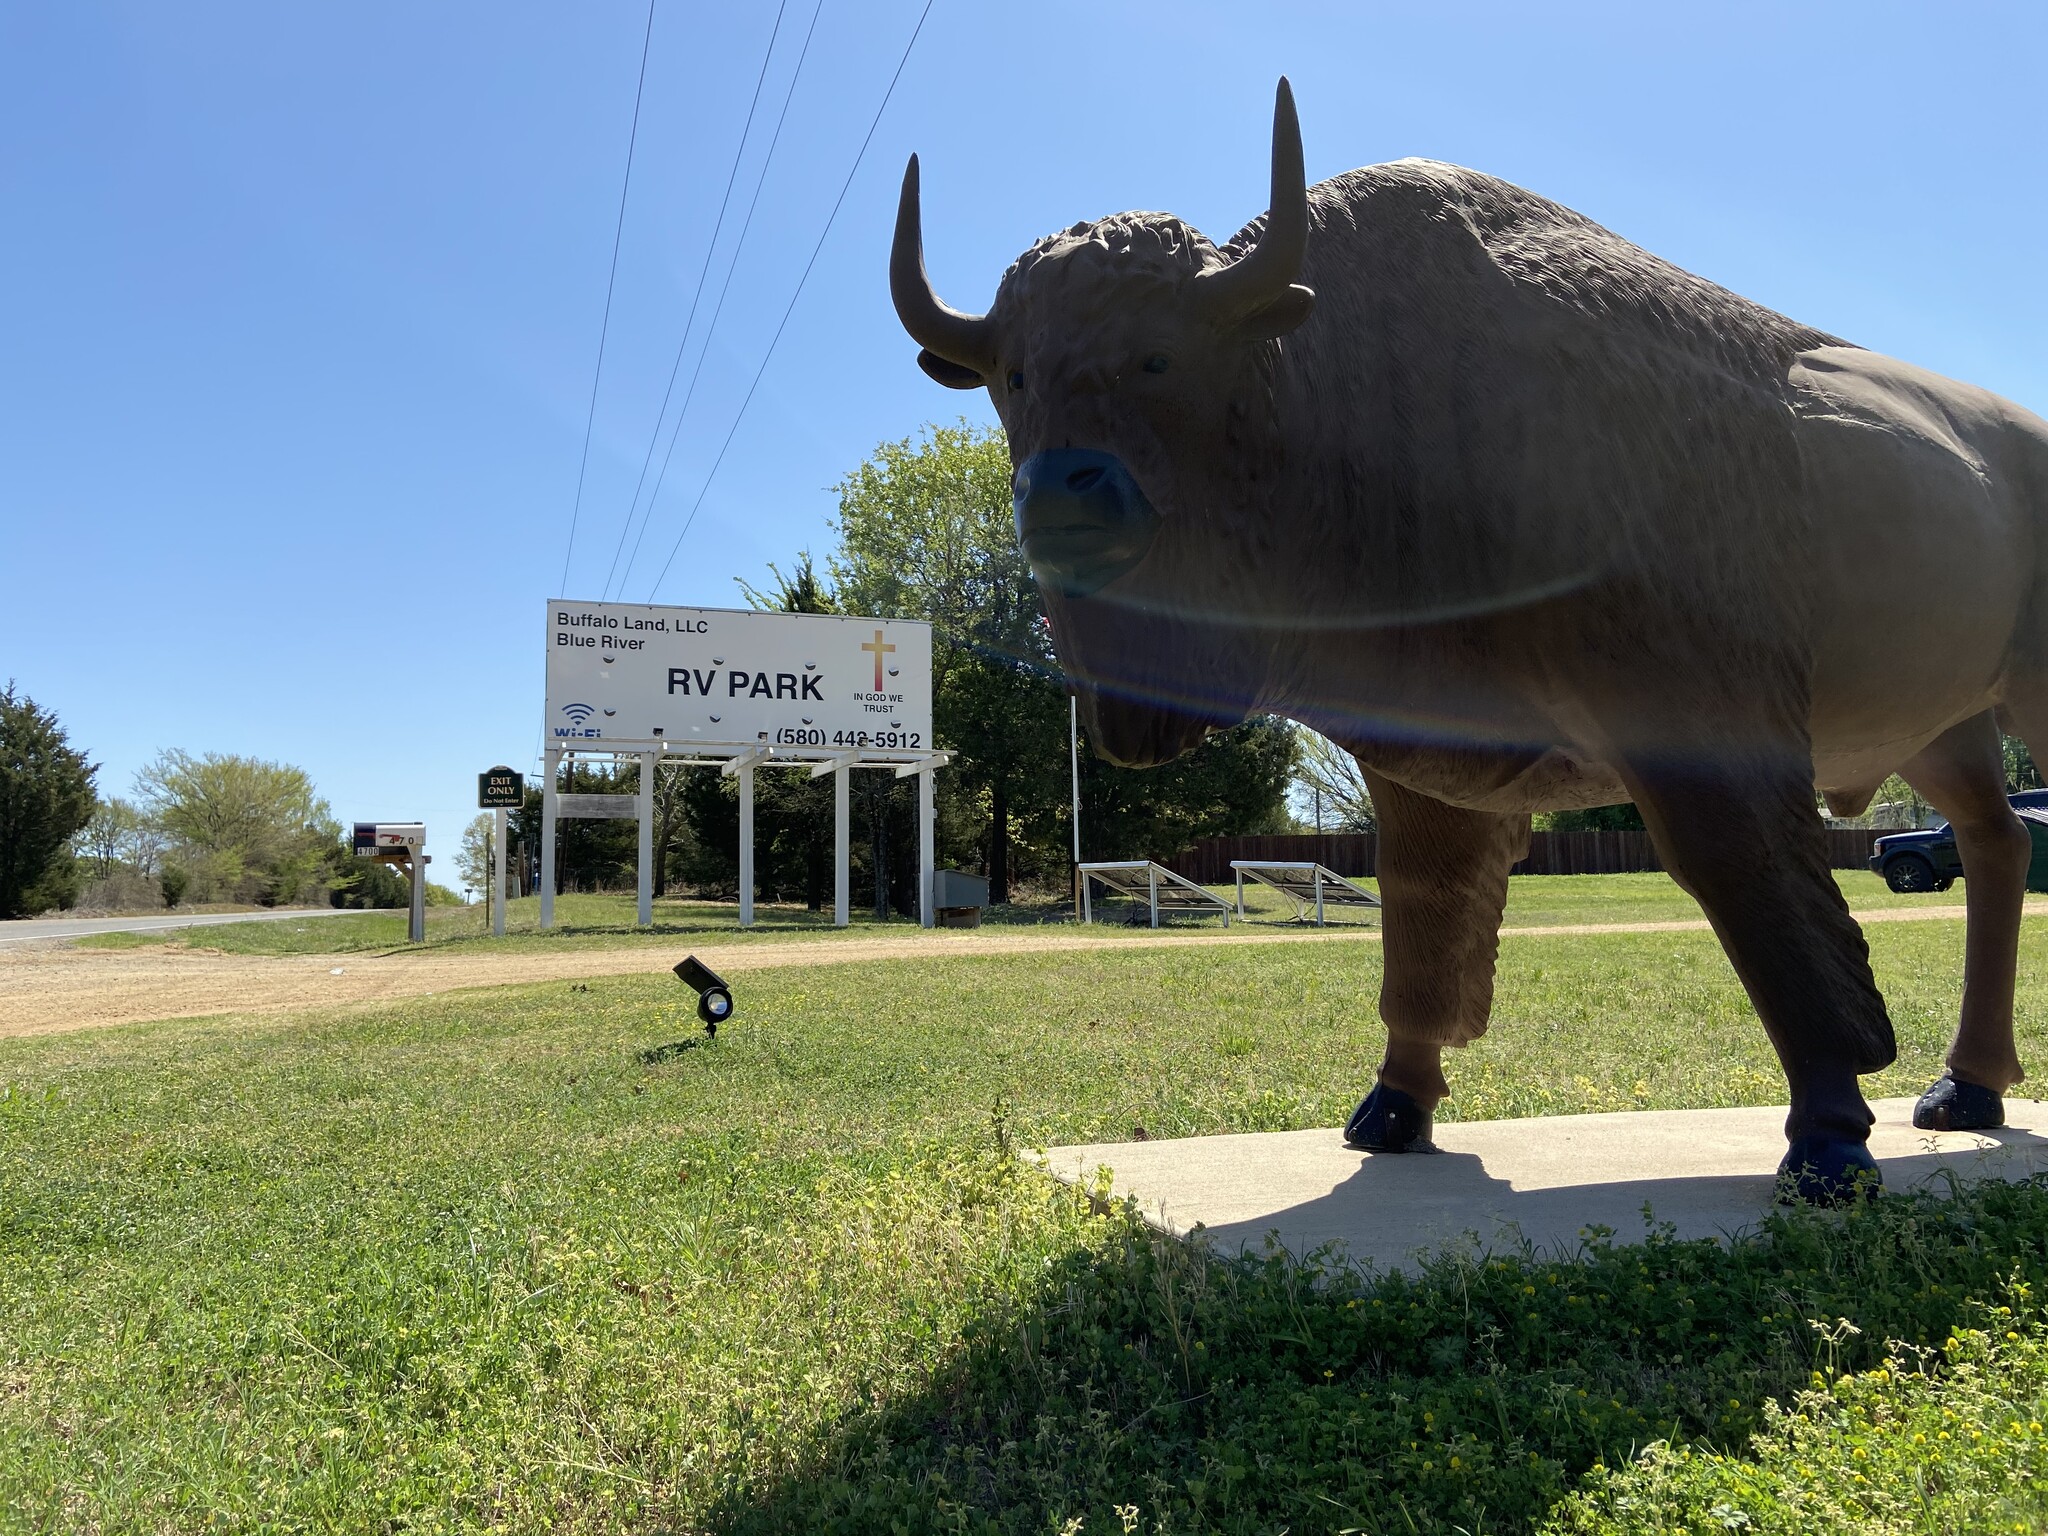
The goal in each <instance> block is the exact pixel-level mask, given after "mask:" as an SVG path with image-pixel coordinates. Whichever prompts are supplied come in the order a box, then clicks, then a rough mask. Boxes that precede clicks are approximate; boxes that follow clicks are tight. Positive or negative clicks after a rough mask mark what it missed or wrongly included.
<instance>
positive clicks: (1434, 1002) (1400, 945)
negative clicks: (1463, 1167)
mask: <svg viewBox="0 0 2048 1536" xmlns="http://www.w3.org/2000/svg"><path fill="white" fill-rule="evenodd" d="M1364 772H1365V781H1366V787H1367V788H1368V789H1369V790H1370V791H1371V792H1372V803H1373V809H1374V810H1375V811H1376V812H1377V813H1378V816H1379V829H1380V840H1379V883H1380V897H1381V899H1382V900H1383V901H1384V902H1385V904H1386V905H1385V915H1384V920H1383V937H1384V939H1385V965H1386V969H1385V975H1384V979H1383V981H1382V983H1381V986H1380V1017H1381V1018H1382V1019H1383V1020H1384V1021H1385V1023H1386V1026H1387V1054H1386V1059H1385V1060H1384V1061H1383V1062H1382V1063H1381V1066H1380V1072H1379V1080H1378V1082H1377V1083H1375V1084H1374V1085H1373V1089H1372V1091H1371V1092H1370V1093H1368V1094H1367V1095H1366V1097H1365V1099H1364V1101H1363V1102H1362V1103H1360V1105H1359V1106H1358V1108H1357V1109H1356V1110H1355V1111H1354V1112H1353V1113H1352V1116H1351V1121H1350V1123H1349V1124H1348V1125H1347V1126H1346V1127H1345V1128H1344V1140H1345V1142H1346V1144H1347V1145H1350V1146H1353V1147H1357V1148H1359V1149H1360V1150H1362V1151H1367V1152H1417V1151H1434V1150H1435V1149H1434V1147H1433V1146H1432V1145H1431V1143H1430V1130H1431V1126H1432V1123H1433V1118H1434V1115H1435V1112H1436V1106H1437V1105H1438V1103H1440V1102H1441V1101H1442V1099H1443V1097H1444V1095H1445V1094H1446V1093H1448V1092H1449V1091H1450V1090H1449V1085H1448V1084H1447V1083H1446V1082H1445V1081H1444V1072H1443V1052H1444V1047H1446V1046H1455V1045H1469V1044H1471V1043H1472V1042H1473V1041H1474V1040H1477V1039H1478V1038H1479V1037H1480V1036H1481V1035H1483V1034H1485V1033H1486V1020H1487V1015H1488V1014H1489V1013H1490V1012H1491V1011H1492V1008H1493V966H1494V957H1495V954H1496V952H1497V951H1498V950H1499V948H1500V917H1501V909H1502V908H1503V907H1504V906H1505V905H1506V902H1507V892H1508V871H1509V870H1510V869H1512V868H1513V867H1514V865H1515V863H1516V861H1517V860H1519V859H1521V858H1523V857H1525V856H1526V855H1527V854H1528V851H1529V818H1528V817H1527V816H1526V815H1499V814H1495V813H1493V812H1488V811H1467V810H1461V809H1459V808H1458V807H1456V806H1452V805H1445V804H1444V803H1443V802H1441V801H1438V800H1432V799H1431V798H1430V797H1429V796H1427V795H1423V794H1419V793H1417V792H1416V791H1415V790H1412V789H1408V788H1406V787H1404V786H1402V785H1400V784H1396V783H1394V782H1393V781H1392V780H1391V779H1387V778H1384V777H1382V776H1381V775H1379V774H1377V773H1374V772H1373V771H1372V770H1370V769H1366V770H1364Z"/></svg>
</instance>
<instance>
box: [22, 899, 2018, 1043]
mask: <svg viewBox="0 0 2048 1536" xmlns="http://www.w3.org/2000/svg"><path fill="white" fill-rule="evenodd" d="M2028 912H2029V914H2030V915H2032V914H2035V913H2040V914H2044V915H2048V904H2044V903H2034V902H2030V903H2029V904H2028ZM1857 915H1858V917H1859V919H1860V920H1861V921H1863V922H1865V923H1885V922H1891V923H1898V922H1935V921H1951V922H1952V921H1955V920H1957V919H1960V918H1961V917H1962V915H1963V909H1962V908H1961V907H1954V906H1949V907H1902V908H1894V909H1891V910H1888V911H1877V912H1863V913H1859V914H1857ZM1706 928H1707V924H1706V923H1705V922H1704V921H1701V920H1698V919H1695V920H1692V921H1687V922H1662V923H1601V924H1570V925H1561V926H1558V927H1546V928H1508V929H1504V930H1502V931H1503V935H1504V936H1508V937H1537V936H1546V935H1548V936H1557V937H1564V936H1568V935H1574V934H1578V935H1584V934H1597V933H1699V932H1704V931H1706ZM1347 937H1348V938H1349V939H1351V940H1353V941H1367V942H1377V941H1378V938H1379V933H1378V930H1376V929H1367V928H1351V929H1336V930H1325V931H1323V932H1317V931H1315V930H1313V929H1307V930H1304V929H1282V930H1277V931H1275V930H1263V931H1246V930H1244V929H1241V928H1237V929H1231V930H1229V931H1228V932H1224V933H1219V932H1216V931H1214V930H1208V931H1203V932H1182V933H1158V934H1153V933H1136V934H1133V933H1120V932H1111V933H1101V932H1096V933H1082V932H1073V931H1071V930H1069V931H1056V932H1049V933H1046V932H1040V933H991V932H987V931H982V932H973V933H960V932H951V931H947V932H933V933H913V934H904V935H902V936H901V937H890V938H886V939H795V940H791V941H789V942H787V943H755V944H741V945H726V946H721V945H717V944H699V945H696V946H694V950H695V953H696V954H697V955H698V956H699V957H700V958H702V959H703V960H704V962H705V963H706V964H707V965H709V966H711V967H712V969H714V970H717V971H720V972H728V973H737V972H742V971H754V970H761V969H763V968H765V967H768V966H786V965H846V964H851V963H853V962H856V961H865V960H910V959H918V958H921V957H926V956H934V955H1010V954H1028V953H1045V952H1051V951H1061V950H1082V949H1114V948H1129V947H1133V946H1136V947H1140V948H1152V947H1175V946H1181V945H1192V944H1198V945H1208V946H1213V945H1216V944H1316V943H1341V942H1344V940H1345V939H1346V938H1347ZM692 947H693V946H689V945H686V944H682V943H678V944H677V945H675V946H674V948H673V951H672V950H671V949H670V948H669V947H667V946H662V947H659V948H657V947H654V946H651V945H646V944H635V945H630V946H626V945H622V946H620V947H619V948H616V949H575V950H561V951H554V952H543V953H510V954H507V953H496V954H479V953H462V952H450V951H446V950H427V951H425V952H423V953H407V952H402V951H401V952H396V953H374V952H366V953H361V954H349V955H282V956H279V955H224V954H220V953H218V952H217V951H211V950H207V949H205V948H203V947H189V948H188V947H185V946H183V945H163V946H155V945H151V946H148V947H145V948H137V949H78V948H75V947H73V946H72V945H70V944H66V943H62V942H52V943H48V944H41V943H38V944H18V945H12V946H9V947H6V948H0V1038H7V1037H11V1036H17V1035H39V1034H48V1033H52V1032H54V1031H58V1030H71V1029H91V1028H95V1027H97V1026H100V1025H107V1024H132V1023H136V1022H139V1021H142V1020H146V1019H179V1018H199V1017H203V1016H205V1015H208V1014H221V1013H233V1014H268V1013H288V1012H292V1011H294V1010H296V1009H302V1008H320V1007H329V1006H333V1005H336V1004H348V1003H382V1002H388V1001H391V1000H392V999H394V998H402V997H420V996H426V995H430V994H433V993H436V992H452V991H456V990H458V989H461V988H465V987H498V986H511V985H516V984H519V983H522V982H536V981H563V980H574V979H577V978H581V977H591V976H621V975H631V974H636V973H637V974H646V975H653V974H658V973H660V972H662V971H664V970H666V969H667V968H668V967H669V966H670V965H672V964H673V963H674V962H675V961H676V960H677V959H679V958H681V954H682V951H683V950H684V949H686V948H692Z"/></svg>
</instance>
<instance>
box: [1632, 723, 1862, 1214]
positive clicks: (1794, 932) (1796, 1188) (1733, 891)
mask: <svg viewBox="0 0 2048 1536" xmlns="http://www.w3.org/2000/svg"><path fill="white" fill-rule="evenodd" d="M1731 742H1739V743H1743V746H1741V747H1736V748H1732V749H1731V747H1730V745H1729V743H1731ZM1624 776H1625V777H1626V778H1627V779H1628V782H1629V788H1630V791H1631V793H1632V794H1633V795H1634V796H1635V800H1636V805H1637V807H1638V809H1640V810H1641V812H1642V814H1643V821H1644V823H1645V824H1646V825H1647V826H1648V827H1649V829H1650V836H1651V837H1652V839H1653V840H1654V841H1655V843H1656V847H1657V852H1658V855H1659V856H1660V857H1661V858H1662V859H1663V861H1664V866H1665V868H1666V869H1668V870H1669V871H1670V872H1671V873H1672V875H1673V876H1674V877H1675V878H1676V879H1677V880H1678V882H1679V884H1680V885H1682V886H1684V887H1685V889H1686V890H1688V891H1690V892H1691V893H1692V895H1693V897H1694V898H1695V899H1696V900H1697V901H1698V902H1699V904H1700V906H1701V907H1703V908H1704V909H1705V911H1706V914H1707V919H1708V921H1709V922H1711V923H1712V924H1713V927H1714V932H1715V933H1716V934H1717V935H1718V936H1719V937H1720V940H1721V945H1722V947H1723V948H1724V949H1725V950H1726V951H1727V952H1728V958H1729V960H1730V961H1731V962H1732V963H1733V965H1734V967H1735V973H1736V975H1737V976H1738V977H1739V978H1740V979H1741V981H1742V985H1743V987H1744V989H1745V990H1746V991H1747V992H1748V993H1749V998H1750V1001H1751V1003H1753V1004H1754V1005H1755V1007H1756V1011H1757V1013H1758V1015H1759V1016H1760V1017H1761V1018H1762V1020H1763V1025H1764V1029H1765V1032H1766V1033H1768V1034H1769V1036H1770V1039H1771V1044H1772V1046H1773V1047H1774V1048H1775V1049H1776V1050H1777V1053H1778V1060H1779V1062H1780V1064H1781V1065H1782V1066H1783V1067H1784V1069H1785V1078H1786V1082H1787V1084H1788V1086H1789V1088H1790V1091H1791V1099H1792V1107H1791V1112H1790V1114H1789V1115H1788V1116H1787V1118H1786V1122H1785V1137H1786V1140H1787V1141H1788V1143H1789V1144H1790V1145H1789V1147H1788V1149H1787V1151H1786V1153H1785V1160H1784V1162H1783V1163H1782V1164H1781V1165H1780V1168H1779V1172H1780V1174H1781V1176H1782V1177H1784V1178H1785V1179H1787V1180H1789V1185H1790V1190H1791V1192H1792V1193H1793V1194H1794V1195H1796V1197H1797V1198H1799V1199H1802V1200H1807V1201H1811V1202H1814V1203H1816V1204H1834V1203H1838V1202H1840V1201H1842V1200H1844V1199H1847V1198H1850V1197H1852V1196H1853V1195H1854V1194H1855V1193H1856V1192H1857V1191H1858V1189H1859V1188H1867V1187H1873V1186H1875V1184H1876V1183H1877V1181H1878V1172H1877V1165H1876V1163H1875V1162H1873V1161H1872V1159H1871V1156H1870V1152H1869V1149H1868V1147H1867V1146H1866V1145H1865V1144H1866V1143H1867V1142H1868V1141H1869V1139H1870V1125H1871V1119H1872V1117H1871V1113H1870V1107H1869V1106H1868V1105H1867V1104H1865V1103H1864V1101H1863V1095H1862V1092H1861V1090H1860V1089H1859V1088H1858V1087H1857V1083H1856V1079H1857V1077H1858V1075H1859V1074H1862V1073H1865V1072H1876V1071H1879V1070H1881V1069H1882V1068H1884V1067H1887V1066H1889V1065H1891V1062H1892V1059H1893V1057H1894V1056H1895V1055H1896V1054H1897V1050H1896V1046H1895V1045H1894V1043H1893V1038H1892V1026H1891V1019H1890V1017H1889V1016H1888V1015H1887V1014H1886V1012H1885V1006H1884V999H1883V997H1882V996H1880V995H1879V993H1878V990H1877V983H1876V981H1875V979H1874V978H1873V977H1872V976H1871V974H1870V954H1869V950H1868V948H1867V947H1866V946H1865V944H1864V941H1863V931H1862V930H1861V929H1860V928H1858V927H1857V925H1856V920H1855V919H1854V918H1853V917H1851V916H1850V915H1849V908H1848V904H1847V903H1846V902H1844V901H1843V899H1842V893H1841V889H1840V887H1838V886H1837V885H1836V884H1835V878H1834V874H1833V872H1832V870H1831V869H1830V868H1829V866H1828V858H1827V843H1826V837H1825V835H1824V833H1823V831H1822V826H1821V820H1820V817H1819V816H1817V815H1816V814H1815V813H1814V803H1813V770H1812V764H1811V759H1810V757H1809V755H1808V752H1807V749H1806V746H1805V743H1804V742H1803V741H1801V742H1798V743H1796V744H1794V743H1791V742H1784V743H1782V744H1774V743H1773V742H1772V741H1771V740H1770V739H1769V738H1767V737H1764V736H1762V735H1761V734H1758V733H1745V732H1743V731H1741V730H1739V729H1735V728H1732V727H1731V728H1730V729H1729V730H1728V733H1727V735H1726V736H1724V737H1723V739H1722V741H1721V742H1718V743H1714V744H1712V745H1708V744H1705V743H1701V744H1700V746H1699V748H1698V749H1697V750H1696V751H1693V752H1689V753H1680V752H1676V751H1669V750H1666V751H1664V752H1660V753H1657V754H1654V755H1650V756H1646V757H1642V758H1639V759H1637V760H1636V761H1634V762H1632V763H1629V764H1627V765H1626V766H1625V768H1624Z"/></svg>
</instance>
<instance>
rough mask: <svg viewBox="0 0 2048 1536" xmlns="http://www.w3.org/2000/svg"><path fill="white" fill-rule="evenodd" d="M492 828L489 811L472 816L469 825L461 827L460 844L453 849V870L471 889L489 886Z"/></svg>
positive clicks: (487, 888)
mask: <svg viewBox="0 0 2048 1536" xmlns="http://www.w3.org/2000/svg"><path fill="white" fill-rule="evenodd" d="M492 829H493V821H492V817H491V813H490V812H489V811H484V812H482V813H481V814H479V815H476V816H472V817H471V818H470V820H469V825H468V826H466V827H464V828H463V829H462V844H461V846H460V847H458V848H457V849H456V850H455V872H456V873H457V874H459V875H460V876H461V877H462V883H463V884H464V885H466V886H468V887H469V888H470V889H471V890H473V891H489V890H490V888H491V843H492V841H493V839H492V836H491V833H492Z"/></svg>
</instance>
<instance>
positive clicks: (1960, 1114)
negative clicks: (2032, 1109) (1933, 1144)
mask: <svg viewBox="0 0 2048 1536" xmlns="http://www.w3.org/2000/svg"><path fill="white" fill-rule="evenodd" d="M2003 1124H2005V1100H2004V1099H2003V1098H2001V1097H2000V1096H1999V1095H1998V1094H1997V1093H1995V1092H1993V1091H1992V1090H1991V1089H1989V1088H1980V1087H1978V1086H1977V1085H1976V1084H1975V1083H1959V1082H1957V1081H1956V1080H1955V1079H1954V1078H1952V1077H1950V1076H1949V1075H1948V1074H1947V1073H1946V1072H1944V1073H1942V1074H1941V1076H1940V1077H1938V1078H1936V1079H1935V1082H1934V1086H1933V1087H1932V1088H1930V1089H1928V1090H1927V1091H1926V1092H1925V1093H1923V1094H1921V1095H1920V1102H1919V1103H1918V1104H1915V1105H1914V1106H1913V1125H1914V1127H1915V1128H1916V1129H1918V1130H1923V1131H1995V1130H1997V1129H1998V1127H2000V1126H2001V1125H2003Z"/></svg>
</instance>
